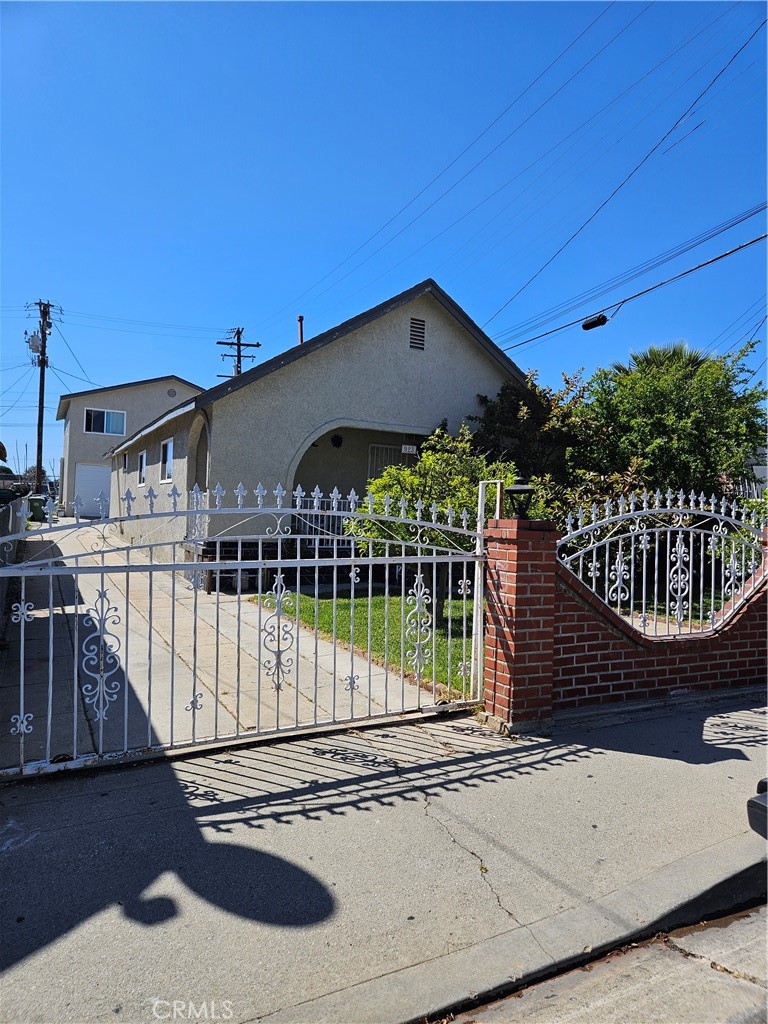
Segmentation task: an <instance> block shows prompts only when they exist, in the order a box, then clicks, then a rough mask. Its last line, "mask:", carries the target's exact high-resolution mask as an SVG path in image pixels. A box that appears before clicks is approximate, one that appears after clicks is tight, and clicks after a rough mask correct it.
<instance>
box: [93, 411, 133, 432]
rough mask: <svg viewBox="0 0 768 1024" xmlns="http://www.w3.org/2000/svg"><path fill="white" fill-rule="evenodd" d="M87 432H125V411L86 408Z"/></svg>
mask: <svg viewBox="0 0 768 1024" xmlns="http://www.w3.org/2000/svg"><path fill="white" fill-rule="evenodd" d="M84 429H85V432H86V434H119V435H120V436H122V435H124V434H125V413H124V412H114V411H113V410H111V409H86V410H85V428H84Z"/></svg>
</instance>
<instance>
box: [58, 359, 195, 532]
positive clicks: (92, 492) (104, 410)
mask: <svg viewBox="0 0 768 1024" xmlns="http://www.w3.org/2000/svg"><path fill="white" fill-rule="evenodd" d="M201 391H202V388H199V387H198V386H197V385H196V384H191V383H190V382H189V381H188V380H183V379H182V378H181V377H177V376H175V375H174V374H169V375H166V376H164V377H153V378H151V379H150V380H137V381H132V382H130V383H128V384H115V385H113V386H111V387H106V388H93V389H92V390H90V391H75V392H72V393H71V394H68V395H62V396H61V398H60V399H59V406H58V409H57V410H56V419H57V420H64V453H63V456H62V460H61V474H60V478H59V479H60V481H61V483H60V491H59V500H60V501H61V504H62V506H63V507H64V508H65V509H66V511H67V512H68V513H70V512H71V505H72V502H73V501H74V499H75V495H79V496H80V499H81V501H82V502H83V508H82V515H84V516H98V515H99V514H100V510H99V505H98V502H97V500H96V499H97V496H98V494H99V492H101V491H103V493H104V494H105V495H106V496H107V497H109V493H110V474H111V469H112V458H111V456H110V455H109V454H107V451H108V449H109V448H110V446H111V445H113V444H114V442H115V439H116V438H123V437H129V436H130V435H131V434H133V433H135V432H136V431H137V430H138V429H139V427H141V426H142V425H143V424H144V423H147V422H149V420H151V419H154V418H155V417H157V416H158V415H159V414H161V413H163V412H166V411H167V410H168V409H171V408H172V407H173V406H176V405H178V404H179V401H186V400H188V399H189V398H192V397H193V396H195V395H199V394H200V392H201ZM112 511H113V512H114V511H115V506H112Z"/></svg>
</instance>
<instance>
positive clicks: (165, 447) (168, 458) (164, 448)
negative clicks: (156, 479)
mask: <svg viewBox="0 0 768 1024" xmlns="http://www.w3.org/2000/svg"><path fill="white" fill-rule="evenodd" d="M172 477H173V438H172V437H169V438H168V440H167V441H163V443H162V444H161V445H160V482H161V483H165V482H166V481H168V480H171V479H172Z"/></svg>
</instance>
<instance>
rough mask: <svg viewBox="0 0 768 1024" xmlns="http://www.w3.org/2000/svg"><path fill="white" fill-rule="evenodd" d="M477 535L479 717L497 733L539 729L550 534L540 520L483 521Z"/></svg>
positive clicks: (546, 694) (545, 718) (544, 699)
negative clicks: (481, 563)
mask: <svg viewBox="0 0 768 1024" xmlns="http://www.w3.org/2000/svg"><path fill="white" fill-rule="evenodd" d="M485 539H486V548H487V554H488V570H487V576H486V579H487V584H486V597H487V608H486V613H485V666H484V676H485V678H484V697H485V717H486V719H487V720H488V721H489V722H490V723H491V724H494V725H495V726H496V727H497V728H499V729H501V730H502V731H504V732H521V731H523V732H531V731H537V730H540V729H546V727H547V725H548V723H549V722H550V720H551V717H552V655H553V640H554V617H555V567H556V559H557V541H558V533H557V531H556V529H555V526H554V524H553V523H550V522H547V521H545V520H540V519H539V520H535V519H491V520H490V522H489V523H488V528H487V530H486V531H485Z"/></svg>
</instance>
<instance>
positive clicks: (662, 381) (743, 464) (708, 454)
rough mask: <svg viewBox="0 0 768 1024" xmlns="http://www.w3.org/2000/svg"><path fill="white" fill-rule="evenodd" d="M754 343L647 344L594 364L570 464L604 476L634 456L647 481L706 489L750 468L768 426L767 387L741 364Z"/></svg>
mask: <svg viewBox="0 0 768 1024" xmlns="http://www.w3.org/2000/svg"><path fill="white" fill-rule="evenodd" d="M756 344H757V342H750V343H749V344H747V345H746V346H745V347H744V348H742V349H741V350H740V351H739V352H736V353H733V354H731V355H724V356H716V357H708V356H702V354H701V353H695V352H691V351H690V350H688V349H687V347H686V346H683V345H676V346H670V347H667V348H666V349H658V348H655V347H654V346H651V348H649V349H648V350H647V352H645V353H640V354H633V355H632V357H631V360H630V364H629V365H628V366H622V365H620V364H619V366H614V367H612V368H611V369H608V370H598V371H597V373H596V374H595V375H594V376H593V377H592V378H591V380H590V381H589V382H588V385H587V389H586V394H585V401H584V403H583V404H582V405H581V406H580V408H579V409H578V412H577V415H576V417H575V421H576V434H577V445H576V446H575V447H574V448H573V449H572V451H571V454H570V462H571V465H572V466H573V467H574V468H575V469H578V470H581V471H586V472H588V473H594V474H597V475H598V476H600V477H605V476H609V475H611V474H616V473H619V474H622V473H627V472H628V471H629V470H630V468H631V467H633V466H634V467H635V470H636V472H637V474H638V475H639V477H640V478H642V480H643V481H644V483H645V485H646V486H647V487H649V488H652V489H655V488H657V487H658V488H661V489H662V490H664V489H666V488H667V487H671V488H672V489H673V490H675V491H677V490H679V489H680V488H682V489H683V490H684V491H686V492H689V491H691V490H694V491H696V492H697V493H698V492H700V491H704V492H705V493H706V494H710V493H712V492H715V493H722V492H723V491H724V490H727V489H728V487H729V486H730V484H731V483H732V482H733V481H735V480H738V479H740V478H750V477H751V476H752V470H751V460H752V459H753V458H754V456H755V455H756V454H757V452H758V451H759V449H760V447H761V446H762V445H763V444H764V439H765V430H766V416H765V408H764V403H765V399H766V390H765V388H764V387H762V385H760V384H750V379H751V377H752V376H753V375H752V374H750V373H749V372H748V371H747V369H746V367H745V365H744V364H745V359H746V357H747V356H748V355H749V353H750V352H751V351H752V350H753V349H754V347H755V346H756Z"/></svg>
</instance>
